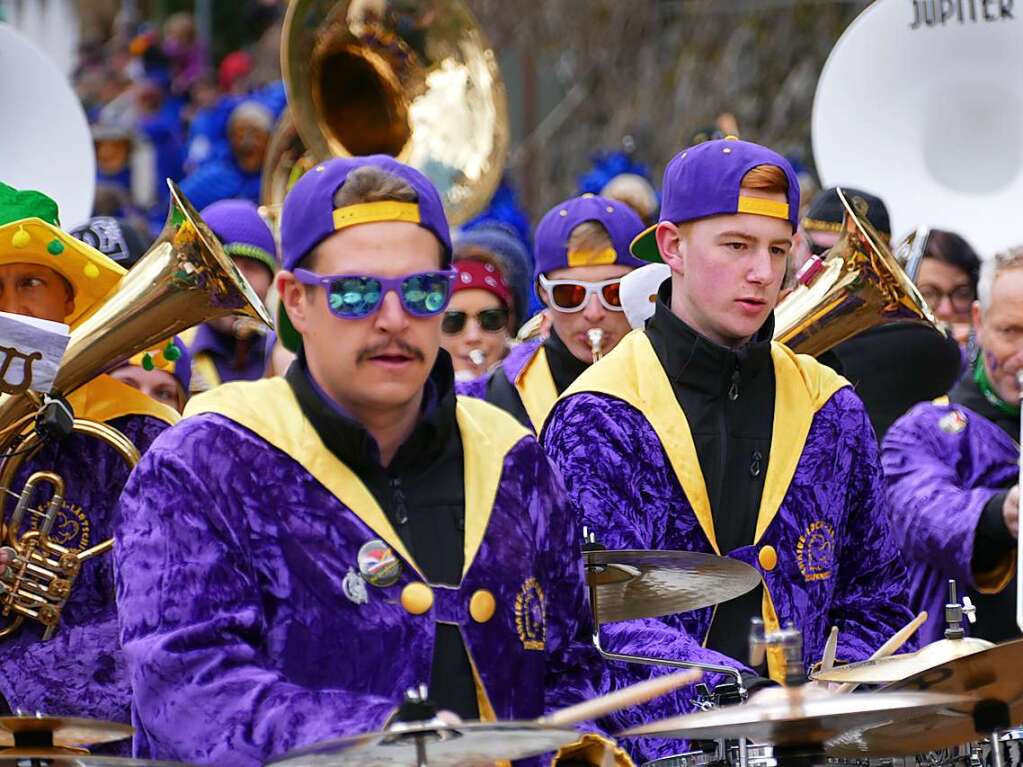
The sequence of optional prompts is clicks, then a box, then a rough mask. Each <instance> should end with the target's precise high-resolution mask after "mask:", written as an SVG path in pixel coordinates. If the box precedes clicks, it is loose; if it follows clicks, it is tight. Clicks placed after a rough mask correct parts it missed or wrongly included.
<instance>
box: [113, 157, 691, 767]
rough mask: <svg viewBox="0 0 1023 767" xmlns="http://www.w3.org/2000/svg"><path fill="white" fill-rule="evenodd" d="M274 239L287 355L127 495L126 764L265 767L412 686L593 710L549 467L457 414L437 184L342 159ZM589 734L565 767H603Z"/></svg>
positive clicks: (377, 162) (218, 402)
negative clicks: (130, 726)
mask: <svg viewBox="0 0 1023 767" xmlns="http://www.w3.org/2000/svg"><path fill="white" fill-rule="evenodd" d="M281 239H282V249H283V253H284V271H282V272H281V273H280V275H279V276H278V286H279V292H280V295H281V308H280V310H279V314H278V331H279V333H280V337H281V339H282V340H283V342H284V343H285V345H287V346H288V347H290V348H291V349H293V350H295V351H296V352H297V353H298V358H297V360H296V361H295V363H294V364H293V365H292V367H291V368H290V369H289V370H288V373H287V375H286V376H284V377H283V378H273V379H265V380H262V381H258V382H235V383H231V384H225V385H223V386H221V387H219V388H218V389H215V390H213V391H210V392H207V393H205V394H202V395H199V396H198V397H196V398H194V399H193V400H192V401H191V402H190V403H189V406H188V408H187V410H186V415H188V416H189V417H187V418H186V419H185V420H184V421H183V422H182V423H181V424H180V426H179V427H178V428H176V429H172V430H171V431H170V432H168V433H167V435H166V436H165V437H164V438H163V439H161V440H159V441H158V442H157V443H156V444H155V445H154V447H153V449H152V450H151V451H150V453H148V454H147V455H146V457H145V458H144V459H143V461H142V463H141V464H140V465H139V466H138V468H137V469H136V471H135V473H134V474H133V479H132V481H131V483H130V484H129V486H128V487H127V489H126V490H125V493H124V495H123V496H122V501H121V510H122V513H123V515H124V520H125V530H124V532H123V533H122V535H121V537H120V538H119V539H118V545H117V549H116V552H117V563H118V602H119V606H120V610H121V621H122V644H123V647H124V649H125V652H126V654H127V657H128V660H129V665H130V668H131V674H132V685H133V691H134V694H135V699H134V721H135V723H136V725H137V731H136V735H135V751H136V754H137V755H139V756H143V757H152V758H167V759H175V760H182V761H189V762H196V763H201V764H212V765H232V766H233V767H254V766H255V765H258V764H261V763H263V762H265V761H266V760H267V759H268V758H269V757H271V756H273V755H275V754H280V753H282V752H285V751H287V750H288V749H292V748H295V747H297V746H302V745H308V744H311V743H314V742H317V741H321V740H323V739H326V738H331V737H337V736H342V735H352V734H356V733H361V732H367V731H372V730H376V729H380V728H382V727H384V726H386V725H387V723H388V720H389V718H390V717H391V716H392V714H394V712H395V709H396V707H397V706H398V705H399V704H400V703H402V697H403V695H404V693H405V691H406V690H407V689H409V688H410V687H414V686H416V685H418V684H420V683H424V684H428V685H429V691H430V697H431V698H432V699H433V701H434V702H435V703H436V704H437V706H438V707H439V708H441V709H446V710H449V711H452V712H454V713H456V714H457V715H459V716H460V717H462V718H463V719H493V718H495V717H496V718H499V719H529V718H533V717H537V716H539V715H541V714H543V713H544V711H546V710H548V709H550V708H551V707H553V706H557V705H559V704H562V703H565V702H569V701H571V702H575V701H578V700H580V699H582V698H584V697H588V696H590V695H592V694H594V693H595V692H597V691H598V689H599V687H600V685H603V684H605V680H606V679H607V677H608V675H607V674H605V673H604V672H603V670H602V664H601V662H600V660H599V658H598V657H596V656H595V653H594V651H593V648H592V646H591V645H590V644H589V641H588V636H589V634H588V631H589V628H588V622H587V616H588V613H587V607H586V604H587V599H586V585H585V582H584V580H583V577H582V567H581V561H580V558H579V554H578V534H577V532H576V528H575V524H574V515H573V513H572V511H571V509H570V507H569V505H568V503H567V499H566V498H565V495H564V491H563V490H562V488H561V486H560V484H559V481H558V479H557V476H556V473H555V472H554V471H552V469H551V467H550V464H549V463H548V461H547V458H546V456H545V455H544V453H543V451H542V449H541V448H540V446H539V445H538V444H537V442H536V440H535V438H534V437H533V436H532V435H530V434H529V432H528V431H527V430H526V429H524V428H522V426H520V425H519V424H517V423H516V422H515V420H514V419H513V418H511V417H510V416H508V415H507V414H506V413H503V412H501V411H500V410H499V409H497V408H495V407H493V406H491V405H489V404H487V403H485V402H480V401H479V400H474V399H469V398H461V397H458V398H456V396H455V392H454V373H453V368H452V364H451V359H450V357H449V356H448V355H447V353H446V352H444V351H442V350H441V349H440V335H441V320H442V316H443V312H444V309H445V307H446V306H447V304H448V300H449V297H450V293H451V286H452V280H453V273H452V270H451V268H450V265H451V241H450V239H449V233H448V225H447V221H446V219H445V216H444V211H443V208H442V206H441V201H440V197H439V195H438V193H437V191H436V189H435V188H434V187H433V186H432V184H430V182H429V181H428V180H427V179H426V178H425V177H424V176H423V175H422V174H420V173H419V172H418V171H415V170H413V169H412V168H410V167H408V166H405V165H402V164H401V163H399V162H397V161H395V160H393V159H391V158H389V157H384V156H373V157H364V158H349V159H334V160H331V161H329V162H325V163H323V164H321V165H318V166H316V167H315V168H313V169H312V170H311V171H309V172H308V173H307V174H305V175H304V176H303V177H302V178H301V179H300V180H299V181H298V183H296V185H295V186H294V188H293V189H292V190H291V192H290V193H289V194H288V196H287V198H286V200H285V203H284V210H283V223H282V229H281ZM154 562H158V563H160V567H158V568H154V566H153V563H154ZM674 704H675V702H674V701H673V700H672V699H671V696H668V700H667V701H666V702H665V703H661V705H662V706H665V708H664V710H663V711H662V712H661V713H667V712H668V711H670V710H671V709H670V707H671V706H673V705H674ZM593 737H595V736H590V740H589V741H586V742H585V743H583V744H580V745H579V746H578V747H577V750H575V751H573V752H571V753H572V754H573V755H574V756H576V757H577V758H579V759H583V758H587V759H588V758H589V757H588V753H589V751H587V747H593V748H596V751H597V752H598V755H597V758H596V760H597V761H598V762H599V753H600V752H601V748H602V746H601V745H600V744H601V743H603V742H604V741H594V740H593ZM578 749H582V750H581V751H580V750H578ZM584 752H585V753H584ZM621 756H624V755H621Z"/></svg>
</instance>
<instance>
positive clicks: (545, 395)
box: [459, 195, 643, 432]
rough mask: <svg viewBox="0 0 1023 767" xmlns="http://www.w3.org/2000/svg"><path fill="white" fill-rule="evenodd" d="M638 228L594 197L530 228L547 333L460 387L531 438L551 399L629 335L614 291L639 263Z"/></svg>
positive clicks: (570, 203) (624, 212)
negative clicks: (634, 248)
mask: <svg viewBox="0 0 1023 767" xmlns="http://www.w3.org/2000/svg"><path fill="white" fill-rule="evenodd" d="M642 230H643V222H642V221H641V220H640V218H639V216H638V215H636V213H635V211H633V210H632V208H630V207H629V206H628V205H626V204H625V203H622V202H618V201H616V200H608V199H605V198H603V197H596V196H594V195H584V196H583V197H576V198H573V199H571V200H566V201H565V202H562V203H559V204H558V205H555V206H554V207H553V208H551V210H550V211H548V213H547V214H546V215H545V216H544V217H543V218H542V219H541V220H540V223H539V225H538V226H537V227H536V236H535V253H536V264H535V267H534V268H535V273H534V279H535V280H536V289H537V293H538V294H539V296H540V299H541V300H542V301H543V303H544V304H545V305H546V306H547V308H548V310H549V312H550V328H551V329H550V333H549V334H548V336H547V338H546V339H545V340H543V341H542V342H540V341H533V342H529V343H524V344H521V345H519V346H517V347H516V348H515V349H513V350H512V351H511V352H510V353H509V354H508V356H507V357H505V359H504V361H503V362H502V363H501V365H500V366H499V367H498V368H497V369H495V370H494V371H493V372H492V373H490V374H489V375H487V376H485V377H483V378H480V379H477V380H475V381H471V382H468V383H466V384H464V385H462V386H460V387H459V391H460V392H461V393H462V394H466V395H468V396H472V397H479V398H481V399H485V400H487V401H488V402H490V403H492V404H494V405H497V406H498V407H500V408H501V409H503V410H505V411H507V412H508V413H511V414H512V415H513V416H515V418H516V419H517V420H518V421H519V422H520V423H521V424H523V425H524V426H526V427H528V428H530V429H532V430H533V431H534V432H538V431H539V429H540V427H541V426H543V422H544V419H545V418H546V417H547V414H548V413H549V412H550V410H551V408H552V407H553V406H554V402H555V401H556V400H557V398H558V395H559V394H561V393H562V392H563V391H565V389H567V388H568V387H569V385H570V384H571V383H572V382H573V381H574V380H575V379H576V378H578V377H579V375H580V374H581V373H582V372H583V371H584V370H586V368H588V367H589V366H590V365H591V364H592V363H593V361H594V359H595V358H598V357H600V356H601V355H602V354H606V353H607V352H609V351H610V350H611V349H613V348H614V347H615V345H616V344H617V343H618V342H619V341H620V340H621V339H622V338H623V337H624V336H625V334H626V333H628V332H629V329H630V328H629V321H628V318H626V316H625V313H624V311H623V309H622V303H621V299H620V297H619V294H618V289H619V286H620V284H621V280H622V277H623V276H624V275H626V274H628V273H629V272H631V271H632V270H633V269H635V268H636V267H638V266H642V265H643V262H642V261H639V260H637V259H636V258H634V257H633V256H632V254H631V253H630V252H629V243H630V242H632V239H633V238H634V237H635V236H636V235H638V234H639V233H640V232H641V231H642Z"/></svg>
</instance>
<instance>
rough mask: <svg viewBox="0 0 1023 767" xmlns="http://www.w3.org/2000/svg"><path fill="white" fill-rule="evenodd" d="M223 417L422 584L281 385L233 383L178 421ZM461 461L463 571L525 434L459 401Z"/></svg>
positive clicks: (358, 483)
mask: <svg viewBox="0 0 1023 767" xmlns="http://www.w3.org/2000/svg"><path fill="white" fill-rule="evenodd" d="M201 413H216V414H219V415H222V416H224V417H225V418H229V419H230V420H232V421H234V422H235V423H237V424H239V425H240V426H244V427H245V428H246V429H248V430H249V431H251V432H252V433H254V434H255V435H256V436H258V437H259V438H260V439H262V440H264V441H266V442H267V443H269V444H270V445H272V446H273V447H275V448H277V449H278V450H280V451H281V452H283V453H284V454H285V455H287V456H288V457H290V458H291V459H292V460H294V461H296V462H297V463H299V464H301V465H302V466H303V468H305V470H306V471H308V472H309V473H310V474H311V475H312V477H313V478H314V479H315V480H316V481H318V482H319V483H320V484H321V485H323V487H324V488H325V489H326V490H327V491H328V492H330V493H331V495H333V496H334V497H335V498H337V499H338V500H339V501H340V502H341V503H343V504H344V505H345V506H347V507H348V508H349V509H350V510H351V511H352V513H353V514H355V516H357V517H358V518H359V519H360V520H362V522H363V523H365V524H366V526H367V527H369V528H370V529H371V530H372V531H373V532H374V533H376V534H377V535H378V536H380V538H382V539H383V540H384V541H385V542H386V543H387V545H389V546H390V547H391V548H392V549H393V550H394V551H395V553H397V554H398V555H399V556H401V558H402V559H404V560H405V561H406V562H407V563H408V564H409V566H410V567H412V568H413V569H414V570H415V571H416V572H417V573H418V574H419V576H420V577H421V578H423V580H426V579H425V577H423V574H422V572H421V571H420V569H419V567H418V565H417V564H416V562H415V560H414V559H413V558H412V555H411V554H410V553H409V551H408V549H406V547H405V544H404V543H402V540H401V538H400V537H399V536H398V533H397V531H395V529H394V527H393V526H392V525H391V522H390V520H389V519H388V518H387V515H386V514H385V513H384V511H383V509H381V508H380V506H379V504H377V502H376V499H375V498H374V497H373V495H372V493H370V492H369V490H368V489H367V488H366V486H365V485H364V484H363V482H362V480H361V479H359V477H358V475H357V474H355V472H353V471H352V470H351V469H350V468H349V467H348V466H346V465H345V464H343V463H342V462H341V461H339V460H338V459H337V457H336V456H335V455H334V454H333V453H332V452H330V450H328V449H327V447H326V446H325V445H324V444H323V441H322V440H321V439H320V435H319V434H317V433H316V429H315V428H314V427H313V425H312V423H310V421H309V420H308V419H307V418H306V417H305V414H304V413H303V412H302V409H301V407H300V406H299V404H298V400H297V399H296V398H295V394H294V392H293V391H292V389H291V385H290V384H289V383H288V382H287V381H286V380H285V379H284V378H264V379H262V380H259V381H235V382H231V383H226V384H223V385H221V386H218V387H217V388H216V389H213V390H212V391H208V392H206V393H204V394H200V395H198V396H196V397H193V398H192V400H191V401H190V402H189V403H188V406H187V407H186V408H185V416H186V417H189V416H194V415H199V414H201ZM455 417H456V419H457V421H458V429H459V431H460V432H461V434H462V451H463V454H464V456H465V568H464V570H463V574H464V573H466V572H468V571H469V567H470V566H471V565H472V562H473V560H474V558H475V556H476V554H477V552H478V551H479V547H480V545H481V544H482V541H483V536H484V534H485V532H486V529H487V524H488V523H489V521H490V513H491V510H492V507H493V505H494V498H495V497H496V495H497V488H498V485H499V484H500V481H501V474H502V472H503V468H504V456H505V455H507V453H508V451H510V450H511V449H512V447H514V446H515V445H516V444H517V443H518V442H519V441H520V440H521V439H522V438H523V437H525V436H528V434H529V432H528V431H526V429H525V428H524V427H523V426H521V425H520V424H519V423H518V422H516V421H515V419H514V418H512V417H511V416H510V415H508V414H507V413H504V412H502V411H501V410H499V409H498V408H496V407H494V406H493V405H491V404H489V403H487V402H483V401H482V400H474V399H469V398H464V397H459V398H458V404H457V406H456V409H455Z"/></svg>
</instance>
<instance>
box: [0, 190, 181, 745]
mask: <svg viewBox="0 0 1023 767" xmlns="http://www.w3.org/2000/svg"><path fill="white" fill-rule="evenodd" d="M123 275H124V269H122V268H121V267H120V266H118V265H117V264H116V263H114V261H112V260H111V259H109V258H107V257H106V256H105V255H103V254H102V253H101V252H100V251H98V250H96V249H95V248H93V247H91V246H89V245H87V244H86V243H84V242H82V241H80V240H78V239H75V238H74V237H72V236H71V235H69V234H67V233H65V232H64V231H63V230H62V229H60V221H59V216H58V210H57V205H56V203H55V202H54V201H53V200H52V199H50V198H49V197H46V196H45V195H43V194H41V193H39V192H34V191H26V190H16V189H13V188H11V187H9V186H7V185H5V184H0V311H4V312H8V313H11V314H19V315H25V316H29V317H35V318H38V319H43V320H50V321H53V322H63V323H67V324H68V325H69V326H70V327H71V328H72V330H73V329H74V328H75V327H76V326H77V325H78V324H79V323H80V322H81V321H82V320H83V319H84V318H86V317H88V316H89V315H90V314H91V313H92V312H94V311H95V310H96V309H97V308H99V306H100V305H102V303H103V302H104V300H105V299H106V297H107V296H108V295H109V294H110V292H111V291H112V290H114V289H115V288H116V286H117V283H118V281H119V280H120V279H121V277H122V276H123ZM0 343H3V341H0ZM15 367H16V365H15V366H12V370H13V369H14V368H15ZM19 375H20V371H19ZM67 399H68V403H69V404H70V406H71V408H72V410H73V411H74V414H75V416H76V417H78V418H85V419H90V420H93V421H99V422H103V423H106V424H108V425H109V426H112V427H113V428H115V429H117V430H119V431H120V432H121V433H122V434H124V436H125V437H127V438H128V439H129V440H130V441H131V442H132V443H133V444H134V445H135V447H136V448H137V449H138V450H139V451H140V452H144V451H145V450H146V448H147V447H148V446H149V444H150V443H151V442H152V441H153V440H154V439H155V438H156V436H157V435H158V434H159V433H160V432H162V431H163V430H164V429H166V428H167V426H168V425H170V424H172V423H174V422H175V421H176V420H177V413H175V412H174V411H173V410H171V409H170V408H167V407H165V406H163V405H160V404H158V403H156V402H154V401H152V400H150V399H149V398H148V397H146V396H145V395H143V394H142V393H140V392H137V391H136V390H135V389H132V388H130V387H128V386H126V385H124V384H122V383H120V382H119V381H115V380H114V379H113V378H111V377H110V376H106V375H101V376H98V377H97V378H95V379H93V380H92V381H90V382H89V383H87V384H85V385H84V386H82V387H80V388H78V389H77V390H75V391H74V392H72V393H71V394H70V395H69V396H68V398H67ZM7 444H8V446H10V445H11V443H10V442H8V443H7ZM130 470H131V467H130V466H129V465H128V464H127V463H126V462H125V460H124V459H123V458H122V457H121V456H120V454H119V453H118V452H117V451H115V450H114V449H113V448H112V447H111V446H109V445H108V444H107V443H105V442H102V441H100V440H99V439H96V438H94V437H91V436H86V435H83V434H81V433H78V432H75V433H73V434H71V435H70V436H68V437H66V438H65V439H63V440H60V441H55V442H49V443H46V444H44V446H43V447H42V449H41V450H39V451H38V452H37V453H35V454H34V455H32V456H31V457H29V458H28V460H27V461H26V462H25V464H24V465H23V466H22V467H21V469H20V470H19V471H18V473H17V476H16V477H15V480H14V482H13V483H12V485H11V487H10V488H4V491H5V492H7V491H11V492H14V493H17V492H20V490H21V488H22V487H23V486H24V484H25V481H26V480H27V479H28V477H29V476H30V475H31V474H33V473H34V472H37V471H52V472H55V473H57V474H59V475H60V476H61V477H62V478H63V479H64V482H65V498H64V504H63V508H62V509H61V510H60V511H59V512H58V514H57V519H56V522H55V524H54V526H53V529H52V532H51V536H50V537H51V540H53V541H54V542H55V543H57V544H59V545H62V546H65V547H67V548H69V549H71V550H72V551H76V552H77V551H82V550H84V549H86V548H89V547H92V546H95V545H96V544H98V543H100V542H102V541H104V540H106V539H108V538H111V537H113V536H114V535H115V534H117V533H118V531H119V524H118V518H117V514H116V501H117V497H118V495H119V493H120V490H121V488H122V487H123V485H124V483H125V481H126V480H127V478H128V474H129V472H130ZM48 497H49V494H48V493H47V492H46V490H45V486H42V487H41V488H40V489H39V491H38V494H37V495H36V496H35V503H34V504H33V505H34V507H38V506H40V505H42V506H45V505H46V503H45V502H46V501H47V500H48ZM14 503H15V501H14V500H11V499H6V514H7V520H9V518H10V514H11V512H12V511H13V509H14ZM27 527H28V525H27V524H26V525H25V528H27ZM25 531H26V530H25V529H23V530H22V532H25ZM9 554H10V552H9V551H6V550H3V551H0V568H3V569H4V570H6V569H7V568H8V567H9V564H10V556H9ZM14 620H15V616H14V615H10V616H7V617H4V618H3V619H2V620H0V625H2V627H3V628H8V627H10V626H11V624H12V622H13V621H14ZM43 633H44V627H43V626H42V625H41V624H40V623H38V622H35V621H33V620H25V621H24V622H23V623H22V624H21V626H20V627H19V628H17V629H16V630H14V631H13V632H12V633H10V634H9V635H7V636H4V637H3V638H0V713H4V714H9V713H11V712H17V711H22V712H25V713H27V714H35V713H36V712H39V713H42V714H48V715H54V716H80V717H90V718H96V719H105V720H113V721H116V722H122V723H127V722H128V721H129V711H130V708H129V706H130V704H129V697H130V687H129V684H128V677H127V672H126V668H125V665H124V663H123V658H122V655H121V653H120V651H119V648H118V635H117V610H116V606H115V604H114V574H113V557H112V556H111V555H110V554H105V555H101V556H99V557H96V558H93V559H89V560H87V561H85V562H84V563H83V565H82V569H81V573H80V574H79V576H78V577H77V579H76V580H75V581H74V583H73V584H72V589H71V596H70V599H69V601H68V602H67V604H66V605H65V606H64V608H63V611H62V612H61V614H60V619H59V622H58V623H57V624H56V632H55V633H54V634H53V636H52V637H51V638H50V639H47V640H43V638H42V637H43ZM105 751H106V752H107V753H115V754H116V753H122V754H123V753H126V751H125V749H124V748H123V747H122V748H118V747H117V746H116V745H115V746H113V747H111V748H108V749H105Z"/></svg>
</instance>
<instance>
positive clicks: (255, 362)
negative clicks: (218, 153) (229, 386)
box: [182, 200, 277, 391]
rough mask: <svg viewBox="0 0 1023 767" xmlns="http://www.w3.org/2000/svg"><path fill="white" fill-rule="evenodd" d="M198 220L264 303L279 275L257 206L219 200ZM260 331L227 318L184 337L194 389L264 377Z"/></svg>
mask: <svg viewBox="0 0 1023 767" xmlns="http://www.w3.org/2000/svg"><path fill="white" fill-rule="evenodd" d="M199 215H200V216H202V219H203V221H205V222H206V225H207V226H209V228H210V229H212V230H213V233H214V234H215V235H217V238H218V239H219V240H220V242H221V244H222V245H223V246H224V252H225V253H227V255H229V256H231V258H232V259H233V260H234V263H235V265H236V266H237V267H238V270H239V271H240V272H241V273H242V275H243V276H244V277H245V279H247V280H248V281H249V284H250V285H252V289H253V290H254V291H255V292H256V295H257V296H259V299H260V300H261V301H266V296H267V293H268V292H269V290H270V286H271V285H272V284H273V280H274V275H275V274H276V273H277V245H276V243H275V242H274V236H273V233H272V232H271V231H270V227H269V226H267V224H266V222H265V221H263V219H262V218H261V217H260V215H259V211H258V209H257V208H256V206H255V205H254V204H253V203H251V202H249V201H248V200H221V201H220V202H215V203H213V204H212V205H210V206H209V207H208V208H205V209H203V211H202V212H201V213H200V214H199ZM263 330H264V329H263V328H262V326H259V325H258V324H254V323H252V322H250V321H249V320H248V319H247V318H244V317H242V318H239V317H232V316H227V317H219V318H217V319H215V320H211V321H209V322H206V323H203V324H202V325H199V326H198V327H197V328H196V329H195V330H194V331H189V332H186V333H182V338H183V340H184V341H185V343H187V344H188V351H189V353H190V354H191V355H192V372H193V375H194V377H195V380H194V382H193V386H192V388H193V390H195V391H205V390H207V389H212V388H213V387H214V386H219V385H220V384H221V383H225V382H227V381H255V380H256V379H258V378H262V376H263V371H264V370H265V369H266V356H267V345H266V339H265V338H264V335H263Z"/></svg>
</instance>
